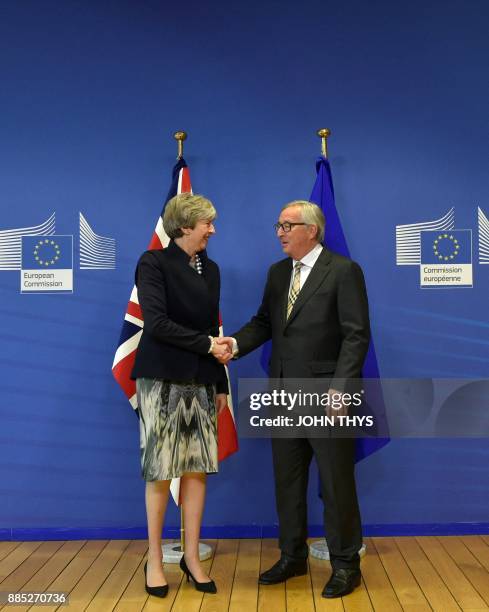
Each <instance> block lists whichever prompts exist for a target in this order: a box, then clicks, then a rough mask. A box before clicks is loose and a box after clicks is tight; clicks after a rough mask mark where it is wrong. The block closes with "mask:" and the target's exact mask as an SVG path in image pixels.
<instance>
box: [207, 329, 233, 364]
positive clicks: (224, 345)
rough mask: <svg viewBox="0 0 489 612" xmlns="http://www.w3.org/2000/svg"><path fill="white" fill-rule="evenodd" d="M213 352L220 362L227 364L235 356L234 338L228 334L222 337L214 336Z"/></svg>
mask: <svg viewBox="0 0 489 612" xmlns="http://www.w3.org/2000/svg"><path fill="white" fill-rule="evenodd" d="M211 353H212V354H213V355H214V357H215V358H216V359H217V361H219V363H222V364H223V365H227V364H228V362H229V361H230V360H231V359H232V358H233V339H232V338H229V337H227V336H223V337H222V338H214V344H213V346H212V351H211Z"/></svg>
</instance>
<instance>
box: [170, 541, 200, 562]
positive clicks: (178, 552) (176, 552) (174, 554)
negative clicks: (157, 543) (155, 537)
mask: <svg viewBox="0 0 489 612" xmlns="http://www.w3.org/2000/svg"><path fill="white" fill-rule="evenodd" d="M161 550H162V551H163V561H164V562H165V563H180V559H181V558H182V554H183V553H182V547H181V545H180V542H174V543H173V544H163V545H162V546H161ZM211 556H212V548H211V547H210V546H209V545H208V544H203V543H202V542H199V559H200V560H201V561H205V560H206V559H209V558H210V557H211Z"/></svg>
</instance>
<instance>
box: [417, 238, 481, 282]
mask: <svg viewBox="0 0 489 612" xmlns="http://www.w3.org/2000/svg"><path fill="white" fill-rule="evenodd" d="M420 238H421V263H420V283H421V287H472V232H471V230H450V231H445V232H444V231H441V232H440V231H426V230H425V231H421V232H420Z"/></svg>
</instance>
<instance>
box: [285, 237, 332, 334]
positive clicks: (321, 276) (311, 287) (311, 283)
mask: <svg viewBox="0 0 489 612" xmlns="http://www.w3.org/2000/svg"><path fill="white" fill-rule="evenodd" d="M330 263H331V254H330V252H329V251H328V250H327V249H325V248H324V249H323V250H322V251H321V254H320V255H319V257H318V259H317V261H316V263H315V264H314V266H313V268H312V270H311V271H310V272H309V276H308V277H307V279H306V282H305V283H304V285H303V287H302V289H301V290H300V292H299V295H298V296H297V299H296V301H295V303H294V306H293V308H292V312H291V313H290V317H289V318H288V319H287V320H286V321H285V326H284V327H287V325H288V324H289V323H290V322H291V321H293V319H294V318H295V317H296V316H297V313H298V312H299V311H300V309H301V308H302V306H304V304H305V303H306V302H307V300H309V298H310V297H311V296H312V295H314V293H315V292H316V291H317V290H318V288H319V287H320V285H321V284H322V283H323V281H324V280H325V278H326V277H327V276H328V274H329V272H330ZM289 281H290V276H289ZM288 293H289V285H287V293H286V296H285V316H287V299H288Z"/></svg>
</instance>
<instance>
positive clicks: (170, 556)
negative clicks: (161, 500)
mask: <svg viewBox="0 0 489 612" xmlns="http://www.w3.org/2000/svg"><path fill="white" fill-rule="evenodd" d="M173 138H174V139H175V140H176V141H177V145H178V153H177V161H178V160H180V159H182V157H183V143H184V141H185V140H187V132H183V131H178V132H175V133H174V134H173ZM180 484H181V483H180ZM178 497H180V494H179V495H178ZM179 506H180V544H177V543H176V542H174V543H173V544H163V545H162V550H163V558H164V560H165V563H179V562H180V559H181V558H182V555H183V553H184V551H185V522H184V518H183V506H182V504H179ZM211 556H212V548H211V547H210V546H209V545H208V544H204V543H203V542H199V558H200V560H201V561H205V560H206V559H209V558H210V557H211Z"/></svg>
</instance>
